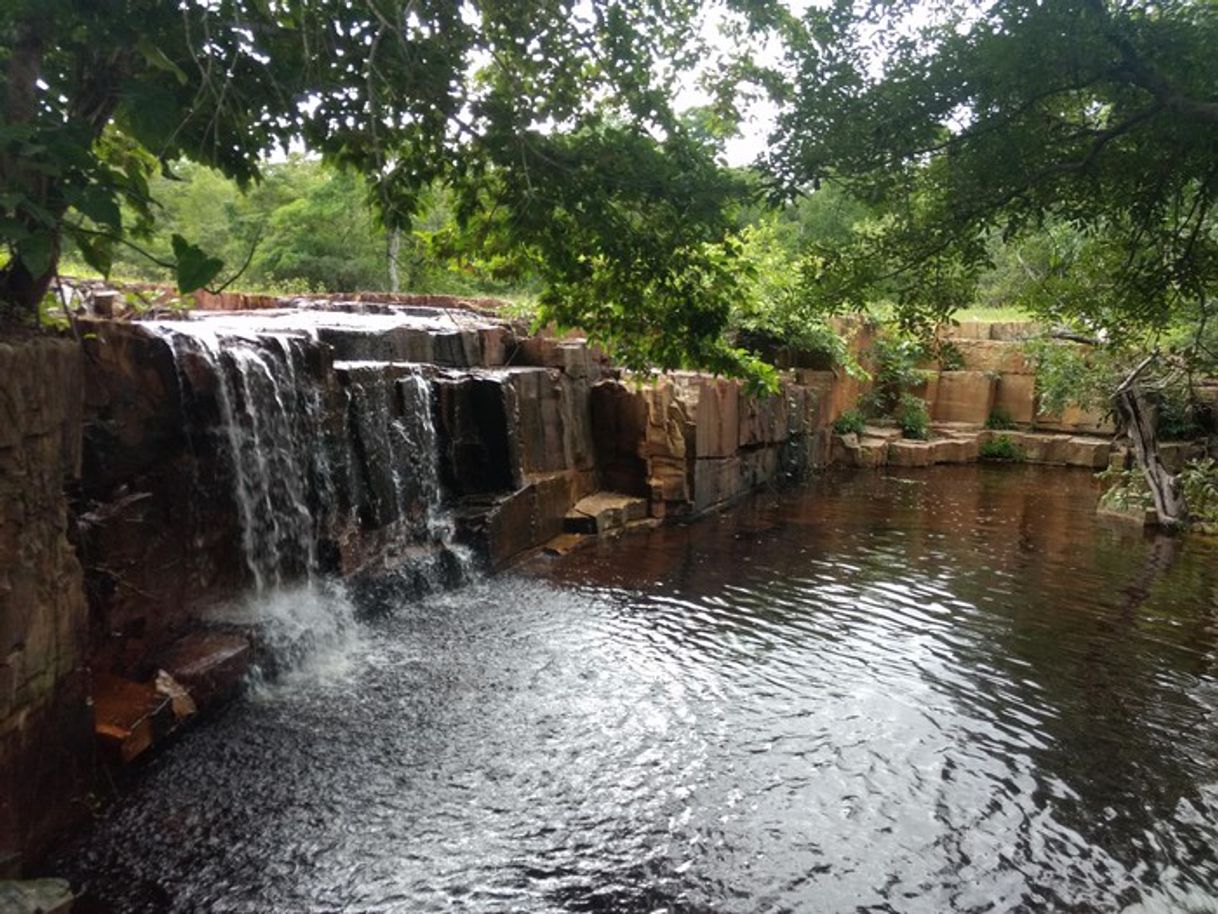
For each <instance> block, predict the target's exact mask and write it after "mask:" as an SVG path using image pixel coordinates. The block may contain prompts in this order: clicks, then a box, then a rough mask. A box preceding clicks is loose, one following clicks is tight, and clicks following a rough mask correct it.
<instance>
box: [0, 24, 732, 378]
mask: <svg viewBox="0 0 1218 914" xmlns="http://www.w3.org/2000/svg"><path fill="white" fill-rule="evenodd" d="M734 3H735V4H738V5H739V6H740V7H742V8H751V7H753V6H755V5H756V4H752V3H745V2H743V0H728V2H725V3H724V4H723V6H724V7H725V8H730V7H731V6H733V4H734ZM703 15H705V5H703V4H700V3H697V2H695V0H595V2H593V3H580V2H575V0H510V2H507V0H482V2H477V3H474V2H465V3H452V2H449V0H355V2H351V0H307V2H306V0H183V2H180V3H165V2H162V0H10V2H7V3H5V4H3V8H2V9H0V80H2V85H0V104H3V108H2V110H0V114H2V119H0V244H2V245H3V246H4V248H6V249H7V252H8V257H7V261H6V262H4V264H3V266H0V303H4V304H6V305H7V306H8V307H9V309H10V310H17V311H24V312H25V313H32V312H33V310H34V309H35V308H36V307H37V303H38V301H39V300H40V299H41V298H42V296H43V294H44V293H45V292H46V290H47V288H48V286H49V285H50V283H51V281H52V279H53V277H54V275H55V271H56V264H57V262H58V259H59V256H60V253H61V251H62V250H63V248H64V244H65V241H70V242H71V244H72V246H74V248H75V250H76V251H78V252H79V254H80V256H82V257H83V258H84V259H85V260H86V261H87V262H88V263H89V264H90V265H91V266H93V267H94V268H95V269H97V270H100V271H101V272H103V273H106V272H107V271H108V270H109V269H110V268H111V265H112V263H113V261H114V257H115V250H116V247H117V246H120V245H129V244H135V245H139V244H140V243H141V241H142V240H146V239H147V238H149V237H150V232H151V227H152V224H153V222H154V220H155V218H156V217H157V215H158V206H157V203H156V201H155V200H154V198H153V195H152V192H151V191H152V185H151V184H150V178H151V177H152V176H153V175H155V174H156V173H157V172H158V171H160V172H161V173H162V174H169V173H170V172H169V169H170V164H169V163H172V162H175V161H177V160H179V159H183V158H185V159H189V160H191V161H193V162H196V163H199V164H201V165H205V166H209V167H212V168H215V169H217V170H218V171H219V172H220V173H222V174H223V175H225V176H228V177H230V178H233V179H235V180H236V181H237V182H238V183H239V184H241V185H242V186H243V187H248V186H252V185H256V184H257V183H258V182H259V181H260V180H261V179H262V177H263V175H264V170H265V164H264V163H265V162H266V161H267V160H268V157H269V156H272V155H273V154H274V153H276V152H277V151H282V150H285V149H288V148H294V147H295V146H296V145H297V144H303V146H304V147H305V148H306V149H308V150H310V151H312V152H314V153H317V154H320V155H321V156H322V157H323V158H324V159H325V160H326V161H328V162H329V163H332V164H335V165H337V166H340V167H344V168H348V169H350V170H351V171H352V172H354V173H356V174H358V175H360V176H361V177H362V178H363V179H364V180H365V182H366V186H367V194H368V198H369V200H370V201H371V202H372V203H373V204H374V205H375V207H376V212H377V214H378V219H379V220H380V221H381V223H382V224H383V225H384V226H386V227H388V228H390V229H393V228H407V227H409V225H410V223H411V221H412V219H413V218H414V216H415V215H416V213H417V211H418V210H419V207H420V201H421V200H423V199H424V198H425V197H426V195H427V194H428V192H429V191H430V189H431V188H434V187H435V186H436V184H437V182H440V183H442V184H445V185H448V186H450V187H451V188H452V189H453V192H454V193H455V194H456V200H457V206H456V215H457V216H458V218H459V219H460V220H461V221H462V222H463V223H464V222H476V221H480V222H481V224H482V225H483V226H484V227H485V228H486V229H487V231H485V232H483V233H482V234H481V235H478V234H477V233H475V235H474V237H480V238H481V243H482V244H484V245H486V246H487V247H488V248H491V249H494V248H496V247H497V248H499V249H503V250H511V251H512V252H513V253H512V256H513V257H516V258H518V259H520V260H521V261H524V262H528V263H530V264H531V266H532V267H533V268H535V269H536V270H537V271H538V272H539V273H540V275H541V276H542V278H543V280H544V282H545V283H546V287H547V289H548V291H547V292H546V295H545V297H544V306H545V308H546V311H547V315H548V316H549V317H551V318H555V319H558V320H561V321H564V322H569V323H573V322H575V321H578V322H579V323H580V324H581V325H582V326H583V327H584V328H585V329H587V330H588V331H589V332H590V333H591V334H592V335H593V336H595V337H597V338H598V339H600V340H602V341H603V342H607V343H610V344H617V346H618V347H619V348H622V349H623V350H625V351H626V353H627V357H628V358H629V360H630V361H631V362H633V363H642V362H644V361H647V362H652V363H655V364H659V365H661V366H666V367H667V366H673V365H677V364H685V363H688V362H690V361H691V360H695V361H699V362H702V363H704V364H709V365H713V366H715V367H721V368H724V369H731V370H746V369H747V368H748V367H749V364H750V363H749V360H748V358H747V356H745V354H744V353H742V352H741V351H739V350H735V349H733V348H732V347H730V346H729V345H727V344H726V343H725V342H724V338H723V334H722V330H723V328H724V326H725V324H726V321H727V314H728V310H729V309H728V307H727V305H728V303H729V302H730V300H731V299H732V298H733V296H734V286H735V282H736V279H735V276H736V274H735V271H734V270H733V269H732V259H733V256H734V246H733V245H732V244H731V243H730V242H729V241H728V234H729V232H730V229H731V228H732V226H733V224H734V223H733V220H734V218H735V215H734V214H735V213H737V212H738V211H739V209H740V207H741V206H742V205H743V203H744V202H745V200H746V198H747V196H748V194H749V193H751V191H750V189H749V188H748V187H747V186H746V185H745V184H744V183H742V182H740V181H737V180H735V179H733V177H732V176H731V175H729V174H728V173H726V172H725V171H724V169H722V168H721V167H720V166H719V165H718V164H717V161H716V154H717V149H716V145H715V142H716V140H717V138H718V137H720V136H721V135H722V133H723V131H724V130H725V129H729V128H730V106H729V107H728V109H725V110H726V111H727V114H725V115H724V116H723V117H720V118H719V119H718V121H714V124H715V125H716V126H715V128H714V129H713V130H707V129H698V130H694V129H691V128H690V125H688V124H686V123H685V122H683V121H682V119H680V118H678V117H677V116H676V115H675V114H674V112H673V110H672V106H671V101H670V98H669V95H670V91H671V87H672V86H673V85H674V84H675V81H676V80H677V78H678V76H679V75H680V74H681V73H683V72H685V71H687V70H688V69H689V68H690V67H692V66H693V65H694V64H695V63H704V62H705V60H706V59H707V56H708V53H709V51H708V49H707V47H706V46H705V44H704V42H702V41H701V40H700V37H699V36H700V34H701V19H700V17H701V16H703ZM739 21H741V22H745V21H747V20H746V19H740V20H739ZM156 256H157V257H158V259H160V260H162V262H163V263H165V264H166V265H167V266H169V267H171V268H173V269H174V271H175V272H176V276H177V279H178V283H179V286H180V287H181V288H182V289H183V291H186V290H189V289H191V288H197V287H199V286H215V285H216V284H218V283H221V282H223V281H224V277H223V273H224V269H225V268H224V266H223V265H222V263H221V262H220V259H219V258H218V257H216V256H214V254H213V253H212V252H209V251H208V250H207V249H206V248H205V247H204V246H203V245H202V244H201V242H200V240H198V239H194V238H190V237H188V236H187V235H182V236H181V237H180V238H179V239H173V240H172V244H171V248H170V250H168V251H162V252H161V253H159V254H157V255H156ZM230 266H231V265H230Z"/></svg>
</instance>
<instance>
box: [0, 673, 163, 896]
mask: <svg viewBox="0 0 1218 914" xmlns="http://www.w3.org/2000/svg"><path fill="white" fill-rule="evenodd" d="M172 725H173V709H172V707H171V703H170V700H169V697H168V696H166V695H163V694H161V693H160V692H158V691H157V688H156V686H155V685H153V684H151V683H142V682H132V681H131V680H129V679H122V678H120V677H118V676H111V675H108V674H104V673H103V674H100V675H98V676H95V677H94V679H93V730H94V733H96V734H97V738H98V739H99V740H100V741H101V743H102V745H103V746H104V747H105V748H106V749H107V750H108V751H109V752H111V753H113V754H114V755H115V756H116V757H117V758H118V759H119V760H120V761H122V762H123V763H127V762H130V761H132V760H133V759H134V758H136V757H137V756H138V755H140V754H141V753H143V752H144V751H145V750H147V749H149V748H150V747H151V746H152V744H153V743H155V742H156V741H157V739H158V738H160V737H161V736H162V735H163V734H164V733H166V732H168V730H169V729H170V728H171V727H172ZM0 910H3V909H2V908H0Z"/></svg>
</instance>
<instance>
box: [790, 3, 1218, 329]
mask: <svg viewBox="0 0 1218 914" xmlns="http://www.w3.org/2000/svg"><path fill="white" fill-rule="evenodd" d="M787 36H788V40H789V57H788V60H787V64H788V69H789V71H790V72H791V73H793V74H794V75H793V91H792V92H791V95H790V103H789V105H788V106H787V107H786V109H785V111H784V113H783V115H782V119H781V124H780V128H779V137H778V142H777V143H776V144H775V147H774V151H773V153H772V154H771V156H770V159H769V164H770V167H771V169H772V170H773V172H774V174H775V175H776V176H777V177H778V178H779V179H780V180H781V181H782V182H783V184H784V185H785V186H786V187H787V188H801V187H802V188H806V187H807V186H809V185H813V184H815V183H818V182H820V181H824V180H829V179H831V180H833V181H835V182H838V183H839V184H840V185H841V186H843V187H844V188H846V189H847V190H848V191H849V192H850V193H851V194H852V195H854V196H856V197H857V198H858V199H860V200H863V201H865V202H867V203H870V204H873V205H875V206H877V207H880V208H881V214H880V215H879V216H878V217H877V218H875V219H874V220H872V221H871V222H870V223H869V224H868V228H867V230H866V231H864V232H860V233H856V235H855V236H854V237H853V238H852V240H851V241H850V242H849V243H847V244H844V245H839V246H837V247H836V249H835V250H834V251H833V252H832V253H831V255H830V256H828V257H827V258H826V266H825V269H824V270H822V271H821V272H820V274H818V275H817V276H814V277H812V281H811V283H810V288H811V290H812V292H813V293H814V294H816V295H818V296H819V299H820V301H821V302H822V304H823V306H825V307H828V308H849V307H858V306H860V305H861V304H863V303H864V302H865V301H866V300H867V298H868V296H869V295H871V294H874V290H875V289H877V288H881V289H883V290H884V291H885V292H886V293H887V294H890V295H891V296H892V297H893V298H894V300H895V301H896V303H897V309H898V311H897V313H898V315H899V316H900V317H901V318H902V320H903V322H904V323H906V324H907V325H909V326H917V325H927V324H933V323H936V322H938V321H939V320H942V319H944V318H946V317H948V316H950V314H951V313H952V311H954V310H955V309H957V308H959V307H961V306H962V305H965V304H968V303H969V302H971V300H972V298H973V296H974V295H975V293H976V286H977V280H978V278H979V277H980V276H982V275H983V274H984V273H985V271H986V270H987V269H988V268H990V267H991V266H992V263H993V256H994V252H995V242H996V241H997V240H1001V241H1003V242H1014V241H1018V240H1020V239H1023V238H1028V237H1033V236H1036V235H1038V234H1040V233H1042V232H1044V231H1045V230H1046V229H1049V230H1053V229H1054V227H1055V226H1065V227H1067V229H1068V232H1067V234H1068V235H1069V236H1070V238H1069V241H1070V244H1071V245H1073V248H1072V249H1067V248H1058V249H1057V250H1055V251H1053V252H1052V253H1051V255H1050V256H1051V257H1052V258H1053V260H1052V268H1051V269H1049V270H1047V271H1046V272H1045V274H1044V277H1043V278H1044V279H1045V280H1046V284H1045V285H1044V286H1043V287H1042V288H1041V291H1040V294H1039V295H1038V296H1032V297H1029V299H1028V302H1027V303H1028V304H1029V305H1030V306H1032V307H1034V308H1035V309H1036V310H1038V312H1039V313H1041V314H1043V315H1044V316H1047V317H1049V318H1052V319H1055V320H1065V321H1069V322H1073V323H1077V324H1082V325H1086V326H1088V327H1090V328H1092V329H1093V330H1098V331H1101V332H1103V333H1104V334H1107V335H1109V336H1111V337H1123V338H1128V339H1132V338H1138V337H1140V338H1143V339H1144V338H1145V337H1146V335H1147V334H1149V335H1152V336H1153V335H1154V334H1157V333H1160V332H1163V331H1165V330H1167V328H1170V327H1172V326H1178V325H1180V324H1181V323H1188V322H1190V321H1193V320H1196V319H1197V318H1198V313H1199V311H1206V310H1207V309H1208V302H1209V299H1210V298H1212V296H1213V292H1214V288H1215V285H1216V284H1218V239H1216V238H1215V230H1214V229H1215V226H1214V221H1213V218H1212V210H1213V205H1214V201H1215V194H1216V193H1218V55H1215V54H1214V53H1213V48H1214V47H1216V46H1218V6H1215V5H1214V4H1213V3H1210V2H1208V0H1167V2H1158V3H1154V4H1151V3H1146V2H1132V0H1121V2H1116V0H1055V2H1052V3H1038V4H1031V3H1025V2H1021V0H992V2H984V3H979V4H967V5H966V4H959V3H953V2H946V0H930V2H926V0H916V2H915V0H870V2H869V0H834V2H831V3H829V4H828V5H824V6H822V5H817V6H815V7H813V8H812V9H810V10H809V11H808V12H807V14H806V16H805V17H804V18H803V19H802V20H800V21H798V22H791V23H788V30H787Z"/></svg>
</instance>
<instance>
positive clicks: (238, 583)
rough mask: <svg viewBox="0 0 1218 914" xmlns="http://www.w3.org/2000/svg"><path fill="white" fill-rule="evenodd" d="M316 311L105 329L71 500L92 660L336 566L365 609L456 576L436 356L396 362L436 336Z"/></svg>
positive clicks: (316, 578) (141, 651)
mask: <svg viewBox="0 0 1218 914" xmlns="http://www.w3.org/2000/svg"><path fill="white" fill-rule="evenodd" d="M318 317H319V316H316V315H310V314H309V313H307V312H286V313H284V314H276V315H257V316H255V315H220V316H216V317H212V318H208V319H196V320H172V321H148V322H141V323H132V324H117V323H105V324H102V323H99V325H98V330H97V335H96V339H94V340H93V342H92V351H91V359H90V368H91V371H90V374H91V376H92V380H93V381H94V384H93V387H92V389H91V390H90V398H91V400H92V403H91V407H92V408H91V410H90V412H91V421H90V422H89V423H88V426H87V430H86V441H87V443H86V452H87V460H88V461H90V462H91V466H90V467H89V472H88V473H86V474H85V475H86V480H87V482H86V485H85V486H84V487H83V490H82V492H81V497H80V501H81V502H82V505H81V506H82V508H83V509H84V510H82V512H81V516H82V520H83V525H82V552H83V553H84V555H85V564H86V566H87V567H88V568H89V569H90V584H91V589H92V596H93V600H92V603H93V606H94V617H95V629H101V630H102V631H101V632H99V634H101V635H102V637H100V638H98V639H96V640H97V642H98V650H97V652H96V656H97V659H98V662H99V666H101V667H102V668H106V669H108V668H111V667H115V668H120V669H122V670H124V671H127V670H130V669H132V668H133V667H136V666H139V665H140V664H141V663H144V662H150V661H147V657H148V655H149V654H150V651H151V650H152V649H153V648H154V647H155V645H157V644H162V643H164V642H166V641H167V640H168V639H169V638H170V637H172V636H173V635H174V633H175V631H176V630H181V629H184V628H189V627H191V626H192V625H195V624H196V623H197V622H198V621H200V620H204V621H214V619H215V618H217V616H218V617H220V618H228V617H229V616H227V615H225V614H224V613H217V612H216V610H217V608H218V607H228V606H230V605H231V604H232V603H233V602H234V601H237V600H240V599H241V598H243V597H244V598H245V600H244V602H246V603H250V602H251V600H250V599H249V598H250V597H251V596H253V597H260V596H261V597H266V596H269V595H271V594H274V593H276V592H280V591H283V590H284V589H285V588H300V587H306V588H307V587H317V586H321V584H320V582H324V581H328V580H333V579H335V578H340V577H341V578H344V579H347V581H348V582H349V583H350V585H351V586H350V588H349V589H350V590H351V592H352V593H353V594H354V595H355V596H356V597H357V598H358V601H359V602H360V603H361V605H362V608H364V609H376V608H377V605H376V603H377V601H385V600H389V599H401V598H402V597H403V596H407V595H412V594H417V593H419V592H422V591H425V590H429V589H435V588H437V587H443V586H448V585H451V584H453V583H455V582H457V581H459V580H461V579H462V578H463V577H464V576H465V575H466V574H467V573H468V568H469V565H470V559H469V551H468V550H467V549H465V548H464V547H463V546H460V545H458V544H457V543H456V541H455V537H454V527H453V524H452V522H451V520H450V516H449V513H448V510H447V508H446V505H445V503H444V502H445V497H444V492H443V490H442V487H441V484H440V476H441V473H440V468H439V465H438V461H439V452H440V444H439V441H438V435H437V429H436V425H435V421H434V413H435V392H434V387H433V381H432V376H433V375H434V374H435V372H436V371H437V370H439V368H438V366H436V365H429V364H424V363H419V362H409V361H404V360H401V359H398V358H394V357H395V356H399V355H410V354H415V353H418V354H424V355H430V356H431V357H433V358H434V357H436V349H437V348H442V346H441V347H437V345H436V344H435V342H434V340H433V339H432V337H439V338H441V339H443V337H444V336H445V334H444V333H443V332H437V331H436V328H434V327H431V326H428V325H427V322H426V319H425V320H424V321H418V320H414V321H412V322H408V323H412V324H413V327H410V328H409V329H412V330H413V331H416V332H411V333H405V332H402V331H403V330H404V329H407V328H406V327H404V326H397V327H395V326H393V325H392V324H391V322H390V321H387V320H385V319H384V318H385V315H377V314H374V315H367V316H365V315H348V314H339V315H332V316H330V317H331V319H330V320H328V321H327V320H326V319H324V317H323V319H320V320H319V319H318ZM401 323H402V322H399V324H401ZM420 323H422V325H423V326H422V328H421V329H420V327H419V326H418V325H419V324H420ZM395 331H397V332H396V334H395ZM449 335H452V334H449ZM457 335H458V338H459V339H460V337H462V336H464V337H466V338H468V337H470V336H472V338H473V346H470V345H469V344H468V339H465V340H461V342H464V343H465V344H466V345H464V346H460V345H459V346H450V350H452V351H455V352H456V353H458V355H459V354H460V353H462V352H464V351H466V350H472V351H473V352H474V353H476V354H480V353H481V351H482V345H481V340H480V339H479V337H478V335H477V332H476V330H475V331H474V332H472V333H470V332H468V331H467V332H465V333H460V332H459V333H458V334H457ZM327 337H328V339H326V338H327ZM386 340H388V341H389V342H390V343H391V344H392V346H391V348H389V349H385V348H384V344H385V342H386ZM428 344H430V345H428ZM403 349H406V350H410V349H413V350H414V351H415V353H412V352H410V351H405V352H403V351H402V350H403ZM336 355H344V356H346V355H360V356H387V357H388V358H387V359H385V360H383V361H382V360H378V359H373V358H361V359H359V360H353V359H339V360H336V359H335V356H336ZM444 355H445V354H444V353H443V352H441V356H442V357H444ZM447 357H448V358H449V360H453V359H452V356H451V353H450V355H449V356H447ZM263 602H264V603H266V604H267V605H282V604H283V602H284V601H282V600H279V601H276V600H269V599H267V600H263Z"/></svg>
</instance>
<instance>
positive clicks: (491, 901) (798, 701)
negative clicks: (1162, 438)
mask: <svg viewBox="0 0 1218 914" xmlns="http://www.w3.org/2000/svg"><path fill="white" fill-rule="evenodd" d="M1093 486H1094V484H1093V482H1092V480H1091V478H1090V476H1089V474H1087V473H1083V472H1079V473H1075V472H1068V471H1062V470H1053V471H1050V470H1037V469H1034V468H1020V467H1008V468H978V467H968V468H950V469H949V468H940V469H935V470H931V471H911V472H909V473H907V474H897V473H888V474H880V473H874V474H873V473H862V474H854V475H849V476H829V477H826V478H823V479H821V480H819V481H817V482H816V483H814V484H812V485H810V486H809V487H807V488H805V489H800V490H796V491H788V492H780V493H774V494H769V495H762V496H760V497H758V498H756V499H753V500H751V501H749V502H748V503H746V504H744V505H742V506H740V507H738V508H735V509H733V510H731V511H728V512H725V513H724V514H722V515H719V516H715V517H712V518H708V519H706V520H703V521H701V522H699V523H697V524H693V525H690V526H687V527H670V528H663V529H659V530H656V531H653V532H652V533H649V534H647V535H636V536H631V537H626V538H623V539H620V540H618V541H616V542H609V543H602V544H599V545H597V546H594V547H591V548H588V549H584V550H581V551H577V552H575V553H572V554H570V555H568V556H565V557H563V558H560V559H539V560H535V561H534V562H532V563H531V564H530V565H528V566H527V567H526V568H524V569H522V570H519V571H517V572H515V573H513V574H509V575H505V576H500V577H497V578H493V579H489V580H485V581H483V582H481V583H479V584H475V585H473V586H470V587H467V588H465V589H463V590H460V591H456V592H452V593H448V594H443V595H440V596H437V597H434V598H431V599H428V600H426V601H424V602H421V603H418V604H415V605H407V606H402V607H400V609H399V610H398V611H397V612H396V613H394V614H392V615H391V616H389V617H387V618H384V619H380V620H377V621H374V622H371V623H368V624H366V625H365V626H363V628H362V630H361V631H359V632H358V635H357V637H355V638H353V639H350V640H349V641H348V642H346V643H345V645H344V647H343V649H342V651H341V653H337V654H335V655H332V656H324V657H322V658H320V659H319V661H318V662H317V663H315V664H312V665H309V666H306V667H305V668H304V669H302V670H300V671H299V672H297V673H296V674H293V675H290V676H288V677H287V678H286V679H284V680H282V681H280V682H278V683H275V684H272V685H270V686H267V687H263V688H259V689H257V690H256V691H255V692H254V693H252V694H251V695H250V696H249V697H247V698H246V699H244V700H242V701H240V702H239V703H237V704H235V705H233V706H232V707H230V708H229V709H228V710H227V711H226V712H225V713H224V714H223V715H222V716H220V717H219V718H218V719H215V720H212V721H210V722H207V723H205V724H204V725H202V726H200V727H198V728H196V729H194V730H193V731H192V732H190V733H188V734H187V735H186V736H185V737H184V738H183V739H181V740H180V741H179V742H178V743H176V744H175V745H174V746H172V747H171V748H170V749H169V750H168V751H166V752H164V753H162V754H160V755H159V756H158V757H157V758H155V759H154V760H153V761H152V762H151V764H149V765H148V766H147V770H146V771H144V772H142V774H141V776H140V777H139V778H138V779H137V782H136V784H135V785H134V787H133V788H131V789H130V790H129V791H127V792H126V793H125V794H124V795H123V796H122V798H121V799H119V800H118V801H117V802H115V803H114V804H112V805H111V807H110V808H109V810H108V812H107V813H106V814H105V815H104V817H103V818H101V820H100V821H99V822H98V823H97V824H96V826H95V827H94V828H92V829H91V830H90V831H89V832H88V833H86V834H83V835H82V836H80V837H79V838H78V839H77V840H76V841H74V842H73V843H72V844H70V845H68V846H66V847H64V848H63V849H61V851H60V852H59V853H58V855H57V856H56V857H55V858H54V859H53V860H52V861H51V869H52V870H54V871H55V872H58V873H60V874H63V875H67V876H69V877H70V878H72V879H73V880H75V881H76V882H77V883H78V884H80V885H81V886H82V887H83V888H86V889H87V890H88V892H89V895H90V898H91V904H92V906H93V907H94V908H95V909H97V910H103V911H108V910H114V911H158V912H159V911H234V912H246V911H248V912H263V911H275V912H278V911H284V912H289V911H339V910H343V911H426V910H453V909H456V910H470V911H508V910H519V911H623V912H658V911H669V912H676V911H725V912H727V911H730V912H735V911H739V912H753V911H813V912H819V911H825V912H838V911H877V912H878V911H884V912H949V911H976V912H982V911H986V912H993V911H1074V912H1090V911H1097V912H1098V911H1121V910H1126V909H1130V910H1150V911H1180V910H1183V911H1208V910H1218V901H1216V899H1218V549H1215V548H1214V547H1213V546H1212V545H1210V544H1207V543H1206V542H1204V541H1202V540H1187V541H1179V540H1170V539H1154V538H1149V537H1146V536H1144V535H1143V534H1142V532H1141V531H1140V530H1134V529H1129V528H1123V527H1112V526H1104V525H1102V524H1098V523H1097V522H1096V521H1095V519H1094V515H1093V513H1092V510H1093V507H1094V502H1095V491H1094V488H1093Z"/></svg>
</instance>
